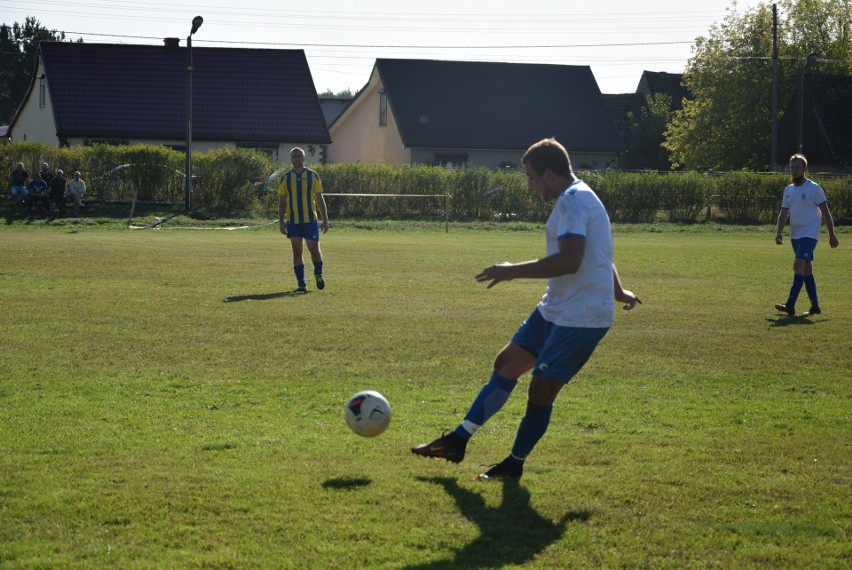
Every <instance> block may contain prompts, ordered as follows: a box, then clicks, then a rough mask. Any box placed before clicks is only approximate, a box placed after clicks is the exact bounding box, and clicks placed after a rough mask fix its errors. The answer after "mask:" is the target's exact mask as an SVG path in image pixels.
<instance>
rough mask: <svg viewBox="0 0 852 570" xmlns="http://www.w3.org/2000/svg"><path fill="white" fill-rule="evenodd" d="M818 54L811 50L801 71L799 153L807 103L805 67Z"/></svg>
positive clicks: (797, 148)
mask: <svg viewBox="0 0 852 570" xmlns="http://www.w3.org/2000/svg"><path fill="white" fill-rule="evenodd" d="M816 58H817V54H816V52H813V51H812V52H811V53H809V54H808V58H807V59H806V60H805V64H804V65H803V66H802V69H801V70H800V71H799V101H798V106H799V128H798V129H797V130H796V152H798V153H799V154H801V153H802V150H803V149H802V120H803V119H802V117H803V115H804V110H803V108H804V105H805V102H804V100H805V69H807V67H808V66H809V65H810V64H812V63H813V62H815V61H816Z"/></svg>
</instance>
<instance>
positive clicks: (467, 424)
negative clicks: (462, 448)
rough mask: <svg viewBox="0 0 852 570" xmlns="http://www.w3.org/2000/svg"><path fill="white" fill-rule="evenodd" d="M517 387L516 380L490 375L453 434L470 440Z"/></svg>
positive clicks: (494, 374)
mask: <svg viewBox="0 0 852 570" xmlns="http://www.w3.org/2000/svg"><path fill="white" fill-rule="evenodd" d="M517 385H518V381H517V379H515V380H509V379H508V378H503V377H502V376H500V375H499V374H497V373H496V372H494V373H492V374H491V378H490V379H489V380H488V383H486V384H485V386H483V387H482V389H481V390H479V394H478V395H477V396H476V399H475V400H474V401H473V404H472V405H471V406H470V410H468V412H467V415H466V416H465V417H464V421H463V422H462V423H461V425H459V427H457V428H456V429H455V430H453V433H454V434H456V435H457V436H459V437H460V438H462V439H463V440H465V441H468V440H470V438H471V437H473V434H474V433H476V430H478V429H479V428H481V427H482V426H483V425H484V424H485V422H487V421H488V418H490V417H491V416H493V415H494V414H496V413H497V412H499V411H500V408H502V407H503V405H504V404H505V403H506V401H508V399H509V396H510V395H511V394H512V390H514V389H515V386H517Z"/></svg>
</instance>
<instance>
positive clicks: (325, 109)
mask: <svg viewBox="0 0 852 570" xmlns="http://www.w3.org/2000/svg"><path fill="white" fill-rule="evenodd" d="M350 101H352V97H323V96H322V95H320V96H319V102H320V107H322V114H323V117H325V124H326V125H330V124H331V123H333V122H334V120H335V119H336V118H337V117H338V116H339V115H340V113H342V112H343V110H344V109H345V108H346V107H347V106H348V105H349V102H350Z"/></svg>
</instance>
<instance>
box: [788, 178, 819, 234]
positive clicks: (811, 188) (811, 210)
mask: <svg viewBox="0 0 852 570" xmlns="http://www.w3.org/2000/svg"><path fill="white" fill-rule="evenodd" d="M826 201H827V200H826V199H825V192H824V191H823V189H822V186H820V185H819V184H817V183H816V182H814V181H813V180H810V179H809V178H805V181H804V182H802V183H801V184H800V185H799V186H796V185H795V184H790V185H789V186H787V187H786V188H785V189H784V200H783V201H782V202H781V207H782V208H787V209H788V210H789V211H790V239H799V238H813V239H819V229H820V225H821V224H822V212H821V211H820V209H819V206H820V204H825V203H826Z"/></svg>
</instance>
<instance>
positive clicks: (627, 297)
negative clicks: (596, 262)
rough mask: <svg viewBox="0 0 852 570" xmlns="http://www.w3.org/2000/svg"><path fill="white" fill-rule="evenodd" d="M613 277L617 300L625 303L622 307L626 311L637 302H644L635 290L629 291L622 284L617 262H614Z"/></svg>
mask: <svg viewBox="0 0 852 570" xmlns="http://www.w3.org/2000/svg"><path fill="white" fill-rule="evenodd" d="M612 279H613V290H614V292H615V300H616V301H618V302H619V303H624V307H622V308H623V309H624V310H625V311H629V310H630V309H632V308H633V307H635V306H636V303H639V304H640V305H641V304H642V300H641V299H640V298H639V297H637V296H636V294H635V293H633V291H628V290H627V289H625V288H624V287H622V285H621V278H620V277H619V276H618V269H616V268H615V264H614V263H613V264H612Z"/></svg>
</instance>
